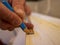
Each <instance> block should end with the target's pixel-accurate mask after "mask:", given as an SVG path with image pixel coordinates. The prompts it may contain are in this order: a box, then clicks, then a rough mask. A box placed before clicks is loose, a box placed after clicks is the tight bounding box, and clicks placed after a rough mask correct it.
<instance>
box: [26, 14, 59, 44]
mask: <svg viewBox="0 0 60 45" xmlns="http://www.w3.org/2000/svg"><path fill="white" fill-rule="evenodd" d="M30 18H31V22H32V23H33V24H34V32H35V34H34V35H26V45H60V19H57V18H53V17H48V16H43V14H36V13H33V14H32V16H31V17H30Z"/></svg>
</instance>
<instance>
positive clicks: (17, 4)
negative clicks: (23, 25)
mask: <svg viewBox="0 0 60 45" xmlns="http://www.w3.org/2000/svg"><path fill="white" fill-rule="evenodd" d="M24 3H25V0H13V2H12V7H13V8H14V11H15V12H16V13H17V14H18V16H19V17H21V18H22V19H24V17H25V11H24Z"/></svg>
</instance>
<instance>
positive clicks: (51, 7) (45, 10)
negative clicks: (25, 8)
mask: <svg viewBox="0 0 60 45" xmlns="http://www.w3.org/2000/svg"><path fill="white" fill-rule="evenodd" d="M26 1H27V4H28V5H30V8H31V10H32V12H37V13H42V14H46V15H48V16H53V17H57V18H60V0H26Z"/></svg>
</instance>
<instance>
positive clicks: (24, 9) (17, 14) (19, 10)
mask: <svg viewBox="0 0 60 45" xmlns="http://www.w3.org/2000/svg"><path fill="white" fill-rule="evenodd" d="M8 2H9V3H10V5H11V6H12V7H13V9H14V12H12V11H10V10H9V9H8V8H6V7H5V6H4V5H3V4H2V3H1V2H0V28H1V29H4V30H7V29H8V30H12V29H14V28H16V27H18V26H19V25H20V24H21V22H22V20H23V19H24V17H25V13H26V14H27V15H29V14H30V13H31V11H30V9H29V7H28V6H27V5H26V3H25V0H8Z"/></svg>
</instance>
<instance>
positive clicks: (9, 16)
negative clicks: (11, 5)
mask: <svg viewBox="0 0 60 45" xmlns="http://www.w3.org/2000/svg"><path fill="white" fill-rule="evenodd" d="M0 18H1V19H3V20H5V21H7V22H9V23H10V24H12V25H14V26H19V25H20V24H21V22H22V21H21V19H20V17H19V16H17V15H16V14H15V13H13V12H12V11H10V10H9V9H7V8H6V7H5V6H4V5H3V4H2V3H0Z"/></svg>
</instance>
